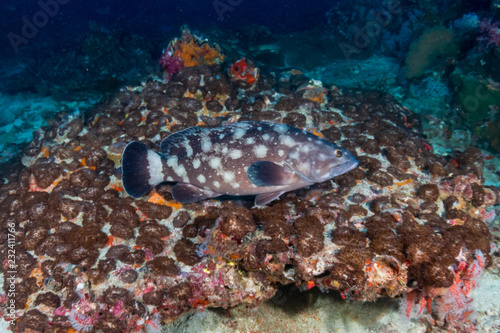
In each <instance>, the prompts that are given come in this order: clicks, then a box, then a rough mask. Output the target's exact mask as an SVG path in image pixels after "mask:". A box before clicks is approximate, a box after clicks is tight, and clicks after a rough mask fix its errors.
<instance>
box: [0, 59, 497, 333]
mask: <svg viewBox="0 0 500 333" xmlns="http://www.w3.org/2000/svg"><path fill="white" fill-rule="evenodd" d="M235 80H236V79H235V78H234V77H232V78H229V76H228V75H227V74H226V73H225V72H224V71H223V68H221V67H219V66H217V65H214V66H208V65H201V66H195V67H189V68H185V69H184V70H183V71H182V72H180V73H179V74H177V75H176V76H174V77H173V78H172V80H170V81H169V82H168V83H164V82H162V81H154V80H153V81H150V82H148V83H145V84H144V85H142V86H139V87H129V88H126V89H123V90H122V91H121V92H120V93H119V94H117V95H116V96H115V97H114V98H113V99H111V100H109V101H106V102H104V103H102V104H101V105H100V106H99V107H97V108H96V109H95V110H94V112H93V113H90V114H87V115H86V116H85V119H81V118H79V117H72V115H62V114H60V115H59V117H58V118H57V119H56V120H55V121H54V122H53V123H52V124H51V125H50V126H47V127H45V128H42V129H41V130H40V131H38V132H37V135H36V136H35V139H34V140H33V141H32V142H31V144H30V145H29V147H28V148H27V149H26V151H25V154H24V157H23V163H24V165H25V168H23V169H22V170H19V171H18V172H13V173H12V175H10V176H9V177H8V179H6V181H5V183H4V184H3V185H2V186H1V187H0V215H1V218H0V220H1V223H2V227H1V237H2V242H1V243H0V244H1V253H2V262H3V265H2V267H1V269H2V271H3V273H4V289H5V295H2V297H3V300H4V301H5V302H3V304H4V305H5V306H4V307H2V311H3V316H4V318H5V319H6V320H9V321H10V320H11V317H10V315H11V314H12V317H13V318H14V320H13V321H12V323H13V324H12V328H13V329H16V330H18V331H20V332H23V331H25V332H64V331H68V332H69V331H71V330H80V331H85V332H89V331H94V330H95V331H99V332H126V331H130V332H132V331H134V332H135V331H137V330H139V331H140V330H141V329H143V330H151V329H155V328H156V327H159V325H161V324H162V323H166V322H170V321H172V320H174V319H176V318H178V317H179V315H181V314H183V313H186V312H188V311H191V310H197V309H202V308H206V307H222V308H229V307H233V306H236V305H238V304H243V303H248V304H252V305H258V304H260V303H262V302H263V301H265V300H268V299H271V298H272V297H273V296H274V295H275V294H276V292H277V290H278V289H279V287H280V286H281V285H289V284H293V285H296V286H297V287H298V288H300V289H303V290H305V289H310V288H312V287H314V286H317V287H319V288H320V289H321V290H323V291H325V290H338V291H340V293H341V295H342V297H344V298H350V299H353V300H370V301H371V300H375V299H377V298H379V297H386V296H389V297H401V296H404V298H405V300H406V303H405V304H406V305H405V309H404V312H405V313H406V314H407V315H408V317H412V318H413V317H419V316H423V315H424V316H426V317H427V319H428V320H429V322H430V323H431V324H435V325H438V326H444V327H450V328H452V327H458V329H462V328H463V329H468V328H469V327H472V325H473V318H470V317H469V312H468V311H469V308H468V307H467V305H468V302H469V299H470V290H471V289H473V288H474V287H475V282H476V280H477V278H478V276H479V275H480V274H481V272H482V271H483V269H484V268H486V267H488V266H489V265H491V262H492V259H491V257H490V255H489V253H490V237H491V236H490V232H489V230H488V226H487V224H486V222H488V221H491V220H492V219H493V218H494V217H495V215H494V214H495V213H494V211H493V210H492V206H493V205H496V204H498V197H499V195H498V189H496V188H493V187H486V186H483V181H484V179H483V177H482V154H481V152H480V151H479V150H478V149H475V148H469V149H466V150H464V151H463V152H457V153H456V155H455V156H453V157H443V156H438V155H435V154H434V153H433V148H432V146H431V145H430V144H429V143H428V142H427V141H426V140H425V139H424V137H423V135H422V134H421V131H420V123H419V119H418V117H416V116H415V115H414V114H413V113H412V112H411V111H410V110H408V109H406V108H404V107H402V106H400V105H399V104H397V103H396V102H395V101H394V99H393V98H392V97H391V96H388V95H384V94H382V93H378V92H374V91H347V90H344V91H341V90H339V89H338V88H336V87H328V89H326V88H323V87H322V86H321V83H320V82H317V81H309V79H308V78H306V77H305V76H304V75H302V74H301V73H300V72H298V71H291V72H286V73H281V74H280V75H279V76H278V77H276V76H272V75H268V74H265V73H260V75H259V77H258V81H257V82H256V83H255V84H253V85H251V86H250V87H249V86H248V85H244V84H239V83H238V82H236V81H235ZM243 120H258V121H269V122H283V123H286V124H289V125H293V126H297V127H301V128H304V129H306V130H308V131H311V132H312V133H315V134H317V135H319V136H322V137H325V138H326V139H328V140H331V141H332V142H337V143H339V144H340V145H341V146H342V147H344V148H346V149H348V150H349V151H351V152H353V153H354V154H355V155H356V156H357V157H358V160H359V161H360V164H359V167H358V168H356V169H354V170H352V171H350V172H349V173H347V174H344V175H341V176H339V177H336V178H334V179H333V180H330V181H327V182H325V183H322V184H316V185H314V186H312V187H310V188H306V189H301V190H297V191H295V192H290V193H287V194H284V195H283V196H282V197H281V198H280V199H279V200H276V201H275V202H272V203H271V204H269V205H268V206H265V207H252V203H253V198H247V197H239V198H222V199H220V200H206V201H202V202H198V203H193V204H185V205H181V204H179V203H177V202H175V201H173V200H172V198H171V196H170V188H171V184H165V185H162V186H159V187H157V189H156V190H155V191H153V193H151V194H150V195H149V196H147V197H144V198H139V199H137V200H133V199H132V198H130V197H128V196H127V195H126V194H125V193H124V191H123V188H122V184H121V180H120V169H119V167H120V154H121V151H122V150H123V148H124V145H125V144H126V143H127V142H129V141H131V140H140V141H142V142H144V143H146V144H147V145H149V146H150V147H151V148H153V149H158V147H159V144H160V142H161V140H162V139H163V138H164V137H166V136H167V135H169V134H170V133H173V132H176V131H179V130H182V129H185V128H187V127H190V126H196V125H198V126H219V125H223V124H225V123H231V122H237V121H243ZM9 250H14V251H15V256H14V257H10V258H9V257H8V255H9V254H11V253H12V252H9ZM9 259H11V260H10V261H9ZM14 264H15V265H16V266H12V265H14ZM10 271H15V273H14V274H12V275H13V276H14V280H9V278H10V277H11V274H9V272H10ZM12 282H13V283H14V285H15V293H14V297H9V296H8V288H9V286H10V285H11V283H12ZM8 304H14V307H15V309H14V310H12V311H11V309H9V308H7V307H6V305H8ZM448 307H449V308H453V312H451V311H446V309H448ZM458 322H460V324H458ZM460 325H464V326H463V327H462V326H460Z"/></svg>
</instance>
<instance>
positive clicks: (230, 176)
mask: <svg viewBox="0 0 500 333" xmlns="http://www.w3.org/2000/svg"><path fill="white" fill-rule="evenodd" d="M222 178H223V179H224V181H225V182H226V183H229V182H232V181H233V180H234V173H233V172H231V171H224V172H222Z"/></svg>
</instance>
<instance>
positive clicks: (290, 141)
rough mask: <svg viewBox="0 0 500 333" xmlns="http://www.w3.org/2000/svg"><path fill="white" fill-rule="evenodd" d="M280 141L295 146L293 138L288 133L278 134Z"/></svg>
mask: <svg viewBox="0 0 500 333" xmlns="http://www.w3.org/2000/svg"><path fill="white" fill-rule="evenodd" d="M279 140H280V143H281V144H282V145H285V146H288V147H293V146H295V140H294V139H292V138H291V137H290V136H289V135H280V136H279Z"/></svg>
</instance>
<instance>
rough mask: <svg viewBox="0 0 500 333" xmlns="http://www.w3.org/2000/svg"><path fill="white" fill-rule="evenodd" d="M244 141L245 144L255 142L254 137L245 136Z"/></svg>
mask: <svg viewBox="0 0 500 333" xmlns="http://www.w3.org/2000/svg"><path fill="white" fill-rule="evenodd" d="M245 143H246V144H247V145H252V144H254V143H255V138H247V139H246V140H245Z"/></svg>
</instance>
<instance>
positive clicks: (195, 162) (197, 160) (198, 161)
mask: <svg viewBox="0 0 500 333" xmlns="http://www.w3.org/2000/svg"><path fill="white" fill-rule="evenodd" d="M200 164H201V162H200V160H199V159H197V158H195V159H194V160H193V168H195V169H198V168H199V167H200Z"/></svg>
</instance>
